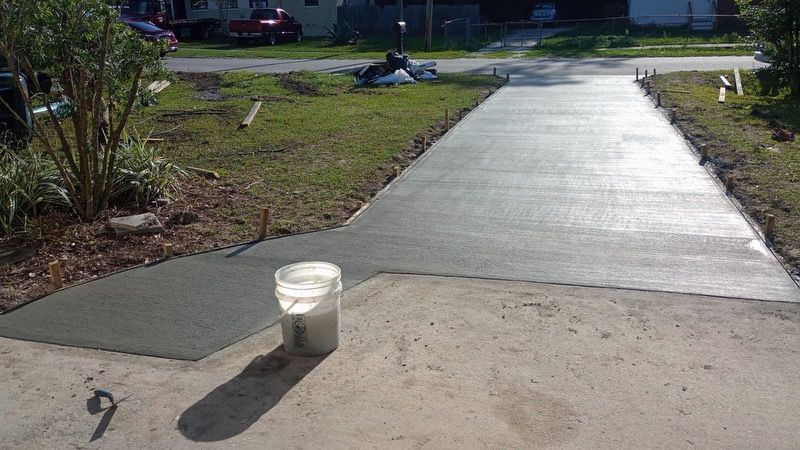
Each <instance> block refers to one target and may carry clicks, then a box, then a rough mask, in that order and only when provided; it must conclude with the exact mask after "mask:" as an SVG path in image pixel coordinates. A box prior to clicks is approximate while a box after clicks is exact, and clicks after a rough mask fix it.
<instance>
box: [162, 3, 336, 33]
mask: <svg viewBox="0 0 800 450" xmlns="http://www.w3.org/2000/svg"><path fill="white" fill-rule="evenodd" d="M343 1H344V0H167V3H170V2H172V5H171V6H172V11H173V14H174V15H175V17H178V18H180V17H181V16H184V17H185V18H186V19H204V18H213V19H220V20H223V21H228V20H238V19H249V18H250V13H251V12H252V11H253V9H256V8H282V9H285V10H286V12H288V13H289V14H291V15H293V16H295V17H296V18H297V20H299V21H300V23H302V24H303V33H304V34H305V35H306V36H324V35H325V34H326V33H327V32H326V30H325V28H326V27H328V28H329V27H330V26H331V24H332V23H335V22H336V21H337V8H338V7H339V6H340V5H341V4H342V3H343Z"/></svg>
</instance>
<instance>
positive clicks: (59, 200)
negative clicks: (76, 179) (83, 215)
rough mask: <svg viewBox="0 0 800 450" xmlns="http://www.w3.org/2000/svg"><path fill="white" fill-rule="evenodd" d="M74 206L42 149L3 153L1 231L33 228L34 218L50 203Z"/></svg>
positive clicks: (0, 174)
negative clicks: (37, 151)
mask: <svg viewBox="0 0 800 450" xmlns="http://www.w3.org/2000/svg"><path fill="white" fill-rule="evenodd" d="M70 206H71V202H70V200H69V196H68V195H67V192H66V189H65V188H64V186H63V180H62V178H61V176H60V175H59V173H58V170H57V169H56V167H55V165H54V164H53V163H52V161H50V160H49V159H48V158H46V157H44V156H43V155H42V154H40V153H31V154H29V155H27V156H25V157H22V156H18V155H16V154H14V153H13V152H6V153H5V154H3V156H2V157H0V233H2V235H3V236H8V235H11V234H13V233H18V232H23V233H25V232H31V231H33V230H31V229H30V226H31V225H33V224H35V222H34V221H33V219H34V218H35V217H36V216H37V215H39V214H41V213H42V212H43V211H44V210H45V209H47V208H51V207H54V208H55V207H58V208H67V207H70Z"/></svg>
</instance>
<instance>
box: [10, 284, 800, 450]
mask: <svg viewBox="0 0 800 450" xmlns="http://www.w3.org/2000/svg"><path fill="white" fill-rule="evenodd" d="M343 305H344V306H343V308H344V309H343V313H342V317H343V324H342V338H343V341H342V345H341V347H340V348H339V349H338V350H336V351H335V352H333V353H332V354H330V355H328V356H327V357H318V358H301V357H294V356H291V355H288V354H286V353H285V352H284V351H283V350H282V349H281V347H280V339H281V338H280V330H279V329H277V328H274V327H273V328H271V329H267V330H264V331H263V332H261V333H258V334H256V335H254V336H252V337H250V338H248V339H246V340H244V341H242V342H239V343H238V344H235V345H234V346H232V347H229V348H228V349H226V350H223V351H221V352H218V353H216V354H214V355H212V356H210V357H208V358H206V359H203V360H201V361H199V362H182V361H171V360H164V359H157V358H148V357H140V356H133V355H124V354H115V353H108V352H102V351H95V350H87V349H74V348H66V347H59V346H53V345H46V344H39V343H28V342H20V341H13V340H8V339H0V435H2V436H4V439H3V440H2V441H1V442H0V447H7V448H19V447H23V448H65V447H75V448H98V447H105V448H126V447H131V448H189V447H197V446H201V447H206V446H218V447H223V446H225V447H228V446H237V447H243V448H309V447H321V446H324V447H326V448H353V447H370V448H385V447H391V448H395V447H396V448H412V447H413V448H417V447H431V448H469V447H491V448H532V447H535V448H542V447H547V448H552V447H556V448H590V447H591V448H619V447H626V448H695V447H697V448H707V447H716V448H719V447H735V448H790V447H794V446H796V443H797V442H800V430H799V429H798V427H797V426H796V425H797V417H798V415H800V391H799V390H798V386H800V375H799V374H798V371H797V367H799V366H800V350H799V349H800V305H797V304H783V303H763V302H752V301H751V302H748V301H740V300H732V299H721V298H708V297H697V296H687V295H674V294H664V293H648V292H638V291H623V290H614V289H596V288H577V287H567V286H553V285H544V284H534V283H517V282H502V281H486V280H467V279H456V278H439V277H420V276H405V275H381V276H378V277H376V278H373V279H371V280H369V281H367V282H365V283H363V284H361V285H359V286H357V287H356V288H353V289H352V290H350V291H348V292H347V293H345V296H344V298H343ZM95 388H105V389H108V390H109V391H110V392H112V393H113V394H114V395H115V396H116V397H117V398H118V399H120V398H125V400H123V401H122V402H121V403H120V404H119V407H118V408H116V409H110V408H108V403H106V400H103V402H102V403H101V404H98V403H97V401H96V399H94V398H93V397H92V390H93V389H95Z"/></svg>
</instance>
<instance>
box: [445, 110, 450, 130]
mask: <svg viewBox="0 0 800 450" xmlns="http://www.w3.org/2000/svg"><path fill="white" fill-rule="evenodd" d="M444 129H445V130H449V129H450V110H449V109H447V108H445V109H444Z"/></svg>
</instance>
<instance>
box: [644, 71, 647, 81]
mask: <svg viewBox="0 0 800 450" xmlns="http://www.w3.org/2000/svg"><path fill="white" fill-rule="evenodd" d="M644 77H645V79H646V78H647V69H644Z"/></svg>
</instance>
